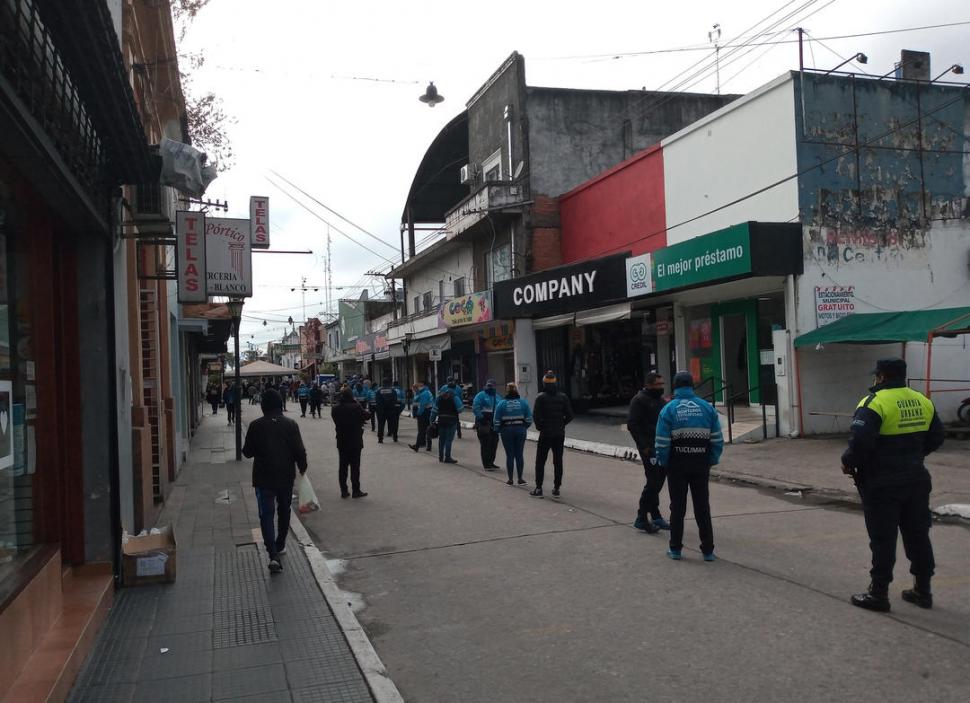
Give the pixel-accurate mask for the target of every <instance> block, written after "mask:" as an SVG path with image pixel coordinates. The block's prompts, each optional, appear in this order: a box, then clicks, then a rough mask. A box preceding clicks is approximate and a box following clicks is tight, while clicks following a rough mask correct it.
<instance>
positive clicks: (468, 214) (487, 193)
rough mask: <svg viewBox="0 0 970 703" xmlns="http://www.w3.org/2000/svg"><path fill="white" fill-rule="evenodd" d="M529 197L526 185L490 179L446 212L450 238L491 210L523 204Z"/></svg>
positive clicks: (473, 224)
mask: <svg viewBox="0 0 970 703" xmlns="http://www.w3.org/2000/svg"><path fill="white" fill-rule="evenodd" d="M527 199H528V194H527V193H526V188H525V186H523V185H521V184H517V183H508V182H506V181H494V182H493V181H489V182H486V183H483V184H482V185H481V187H479V189H478V190H476V191H475V192H474V193H472V194H471V195H469V196H468V197H467V198H465V199H464V200H462V201H461V202H460V203H458V205H457V206H455V207H454V208H452V209H451V210H450V211H448V212H447V213H445V229H446V230H447V232H448V238H449V239H450V238H452V237H457V236H458V235H459V234H461V233H462V232H464V231H465V230H467V229H469V228H471V227H473V226H475V225H476V224H478V223H479V222H480V221H481V220H482V219H484V218H485V216H486V215H487V214H488V213H489V212H493V211H495V210H501V209H503V208H512V207H518V206H521V205H523V203H524V201H525V200H527Z"/></svg>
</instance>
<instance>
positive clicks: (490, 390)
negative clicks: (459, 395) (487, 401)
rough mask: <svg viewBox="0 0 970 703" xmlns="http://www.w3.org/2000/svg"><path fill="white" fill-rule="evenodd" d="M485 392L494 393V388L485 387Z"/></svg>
mask: <svg viewBox="0 0 970 703" xmlns="http://www.w3.org/2000/svg"><path fill="white" fill-rule="evenodd" d="M485 392H486V393H488V394H489V395H495V389H494V388H486V389H485Z"/></svg>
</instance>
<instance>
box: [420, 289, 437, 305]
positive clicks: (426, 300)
mask: <svg viewBox="0 0 970 703" xmlns="http://www.w3.org/2000/svg"><path fill="white" fill-rule="evenodd" d="M433 306H434V303H433V302H432V300H431V291H428V292H427V293H425V294H424V295H423V296H421V309H422V310H430V309H431V308H432V307H433Z"/></svg>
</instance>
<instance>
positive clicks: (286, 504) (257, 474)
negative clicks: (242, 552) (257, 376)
mask: <svg viewBox="0 0 970 703" xmlns="http://www.w3.org/2000/svg"><path fill="white" fill-rule="evenodd" d="M260 407H261V408H262V410H263V416H262V417H261V418H259V419H257V420H253V421H252V422H251V423H250V424H249V429H248V430H247V431H246V443H245V444H244V445H243V450H242V451H243V454H244V455H245V456H246V457H247V458H251V459H253V487H254V488H255V489H256V500H257V502H258V505H259V526H260V529H261V530H262V532H263V544H264V545H265V546H266V552H267V553H268V554H269V570H270V572H272V573H274V574H278V573H280V572H281V571H282V570H283V564H282V562H280V555H282V554H285V553H286V536H287V534H289V531H290V501H291V500H292V499H293V481H294V479H295V478H296V469H299V470H300V475H301V476H303V475H305V474H306V470H307V461H306V449H305V448H304V446H303V437H302V436H301V435H300V427H299V425H297V424H296V421H295V420H291V419H289V418H287V417H283V398H282V397H281V396H280V394H279V393H277V392H276V391H275V390H273V389H267V390H266V391H265V392H264V393H263V397H262V399H261V402H260ZM311 490H312V489H311ZM274 516H275V517H276V522H274V519H273V518H274ZM277 523H278V529H277Z"/></svg>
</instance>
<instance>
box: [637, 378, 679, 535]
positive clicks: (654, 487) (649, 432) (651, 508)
mask: <svg viewBox="0 0 970 703" xmlns="http://www.w3.org/2000/svg"><path fill="white" fill-rule="evenodd" d="M665 404H666V401H665V400H664V380H663V377H662V376H661V375H660V374H659V373H656V372H654V371H651V372H650V373H648V374H647V378H646V384H645V385H644V387H643V389H642V390H641V391H640V392H639V393H637V394H636V395H635V396H633V400H631V401H630V414H629V416H628V417H627V421H626V426H627V429H628V430H629V431H630V434H631V435H633V441H634V442H636V445H637V451H638V452H639V453H640V460H641V461H642V462H643V472H644V474H645V475H646V478H647V483H646V485H644V487H643V491H642V492H641V493H640V506H639V507H638V509H637V519H636V520H635V521H634V523H633V526H634V527H635V528H637V529H638V530H643V531H644V532H646V533H648V534H651V535H652V534H654V533H656V532H659V531H660V530H669V529H670V523H668V522H667V521H666V520H664V518H663V515H662V514H661V513H660V491H662V490H663V487H664V482H665V481H666V479H667V470H666V469H665V468H664V467H662V466H660V465H659V464H657V459H656V456H655V453H654V442H655V441H656V438H657V418H659V417H660V411H661V410H663V407H664V405H665Z"/></svg>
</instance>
